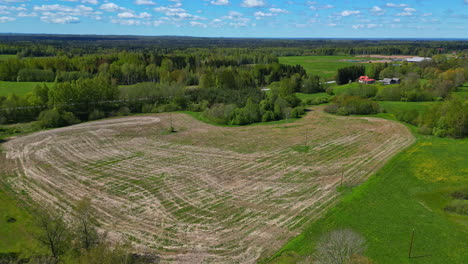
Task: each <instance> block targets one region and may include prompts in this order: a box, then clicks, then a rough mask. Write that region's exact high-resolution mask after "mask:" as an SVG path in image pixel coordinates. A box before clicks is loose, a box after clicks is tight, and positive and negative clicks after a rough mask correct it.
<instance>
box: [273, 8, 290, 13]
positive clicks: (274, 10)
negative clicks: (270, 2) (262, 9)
mask: <svg viewBox="0 0 468 264" xmlns="http://www.w3.org/2000/svg"><path fill="white" fill-rule="evenodd" d="M270 12H272V13H282V14H287V13H289V11H288V10H286V9H281V8H270Z"/></svg>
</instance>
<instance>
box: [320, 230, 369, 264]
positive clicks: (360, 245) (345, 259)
mask: <svg viewBox="0 0 468 264" xmlns="http://www.w3.org/2000/svg"><path fill="white" fill-rule="evenodd" d="M365 250H366V240H365V239H364V238H363V237H362V236H361V235H360V234H358V233H356V232H354V231H352V230H349V229H342V230H336V231H333V232H330V233H328V234H325V235H324V236H323V237H322V238H321V239H320V241H319V242H318V244H317V248H316V253H315V256H314V260H315V262H314V263H319V264H322V263H323V264H330V263H352V262H351V260H352V259H353V258H355V255H361V254H362V253H364V251H365Z"/></svg>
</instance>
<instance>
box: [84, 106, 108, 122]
mask: <svg viewBox="0 0 468 264" xmlns="http://www.w3.org/2000/svg"><path fill="white" fill-rule="evenodd" d="M105 117H106V115H105V114H104V112H103V111H101V110H98V109H94V110H93V111H92V112H91V114H89V117H88V120H90V121H92V120H98V119H103V118H105Z"/></svg>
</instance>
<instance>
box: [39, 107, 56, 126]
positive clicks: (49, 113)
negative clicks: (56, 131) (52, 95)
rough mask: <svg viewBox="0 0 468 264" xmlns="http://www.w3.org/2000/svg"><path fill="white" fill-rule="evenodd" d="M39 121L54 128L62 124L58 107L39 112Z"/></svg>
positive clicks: (42, 124)
mask: <svg viewBox="0 0 468 264" xmlns="http://www.w3.org/2000/svg"><path fill="white" fill-rule="evenodd" d="M38 121H39V123H40V125H41V127H43V128H54V127H60V126H61V125H62V118H61V117H60V113H59V111H58V110H57V109H49V110H44V111H42V112H41V113H40V114H39V118H38Z"/></svg>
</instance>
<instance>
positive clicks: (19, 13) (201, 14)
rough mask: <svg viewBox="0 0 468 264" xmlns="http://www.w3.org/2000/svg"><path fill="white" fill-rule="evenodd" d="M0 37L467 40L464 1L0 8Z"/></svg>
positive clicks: (177, 0) (52, 1) (144, 2)
mask: <svg viewBox="0 0 468 264" xmlns="http://www.w3.org/2000/svg"><path fill="white" fill-rule="evenodd" d="M0 33H47V34H97V35H147V36H159V35H171V36H174V35H177V36H200V37H249V38H255V37H262V38H468V0H401V1H400V0H395V1H393V0H391V1H386V0H366V1H362V0H361V1H359V0H316V1H298V0H294V1H287V0H125V1H124V0H0Z"/></svg>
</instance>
